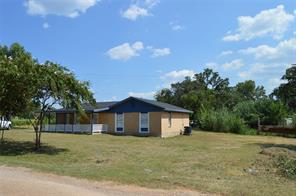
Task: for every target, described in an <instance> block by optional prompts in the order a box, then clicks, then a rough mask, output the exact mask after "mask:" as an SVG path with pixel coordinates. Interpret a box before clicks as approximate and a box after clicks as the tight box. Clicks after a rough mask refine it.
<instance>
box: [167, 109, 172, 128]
mask: <svg viewBox="0 0 296 196" xmlns="http://www.w3.org/2000/svg"><path fill="white" fill-rule="evenodd" d="M168 120H169V127H172V112H169V118H168Z"/></svg>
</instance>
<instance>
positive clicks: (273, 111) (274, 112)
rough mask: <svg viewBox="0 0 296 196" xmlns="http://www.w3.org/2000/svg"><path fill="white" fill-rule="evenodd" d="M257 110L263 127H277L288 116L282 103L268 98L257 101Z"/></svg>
mask: <svg viewBox="0 0 296 196" xmlns="http://www.w3.org/2000/svg"><path fill="white" fill-rule="evenodd" d="M255 108H256V110H257V112H258V114H259V116H260V119H261V124H263V125H277V124H279V123H280V121H281V120H282V119H283V118H284V117H285V116H286V115H287V111H286V108H285V105H284V104H283V103H282V102H280V101H274V100H272V99H268V98H264V99H260V100H258V101H256V103H255Z"/></svg>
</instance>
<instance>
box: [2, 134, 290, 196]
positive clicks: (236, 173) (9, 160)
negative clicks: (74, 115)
mask: <svg viewBox="0 0 296 196" xmlns="http://www.w3.org/2000/svg"><path fill="white" fill-rule="evenodd" d="M33 138H34V134H33V130H30V129H18V130H16V129H14V130H12V131H8V132H6V134H5V139H6V142H5V143H3V144H2V145H1V146H0V165H4V164H5V165H10V166H24V167H29V168H33V169H35V170H39V171H45V172H52V173H55V174H59V175H68V176H74V177H79V178H87V179H92V180H111V181H115V182H119V183H125V184H136V185H140V186H145V187H152V188H167V189H169V188H177V187H185V188H189V189H197V190H199V191H204V192H213V193H221V194H226V195H293V194H295V192H296V186H295V184H296V183H295V180H293V179H290V178H285V177H283V176H282V175H280V174H279V173H278V172H276V171H277V168H275V167H274V164H272V162H271V157H273V156H270V155H268V153H266V152H263V151H267V152H268V150H270V149H279V148H280V149H283V150H281V153H285V152H284V151H285V150H289V153H291V152H292V153H295V147H296V140H295V139H293V138H283V137H275V136H243V135H236V134H230V133H212V132H200V131H194V132H193V135H192V136H178V137H173V138H167V139H161V138H156V137H132V136H112V135H73V134H59V133H44V134H43V135H42V141H43V145H44V147H43V148H42V149H41V150H40V151H38V152H34V151H33V150H32V148H33V146H34V144H33ZM261 152H262V153H261ZM285 154H286V153H285Z"/></svg>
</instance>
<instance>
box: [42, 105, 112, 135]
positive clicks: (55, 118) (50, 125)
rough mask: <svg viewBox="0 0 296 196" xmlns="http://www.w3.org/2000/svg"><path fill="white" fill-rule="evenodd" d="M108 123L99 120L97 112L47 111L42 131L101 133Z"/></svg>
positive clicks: (105, 129)
mask: <svg viewBox="0 0 296 196" xmlns="http://www.w3.org/2000/svg"><path fill="white" fill-rule="evenodd" d="M107 130H108V125H107V124H101V123H100V122H99V113H98V112H96V113H95V112H86V113H85V114H84V115H78V114H77V113H76V111H64V112H58V111H53V112H49V113H48V114H47V115H46V118H45V119H44V123H43V126H42V131H44V132H60V133H86V134H94V133H103V132H107Z"/></svg>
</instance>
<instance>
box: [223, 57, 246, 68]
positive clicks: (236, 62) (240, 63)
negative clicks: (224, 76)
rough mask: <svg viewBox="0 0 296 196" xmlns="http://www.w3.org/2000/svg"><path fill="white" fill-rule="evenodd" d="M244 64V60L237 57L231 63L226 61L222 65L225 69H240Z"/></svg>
mask: <svg viewBox="0 0 296 196" xmlns="http://www.w3.org/2000/svg"><path fill="white" fill-rule="evenodd" d="M243 66H244V62H243V60H242V59H235V60H233V61H231V62H229V63H224V64H223V65H222V67H223V68H224V69H239V68H241V67H243Z"/></svg>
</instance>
